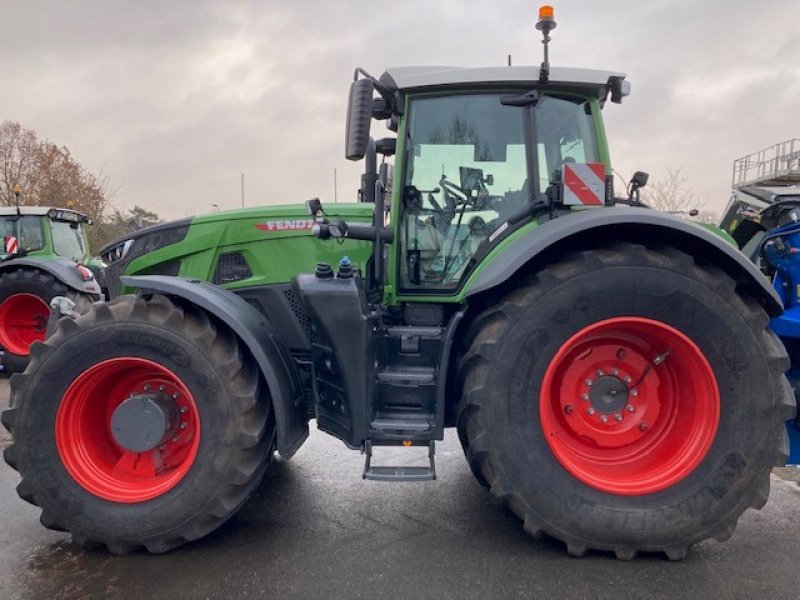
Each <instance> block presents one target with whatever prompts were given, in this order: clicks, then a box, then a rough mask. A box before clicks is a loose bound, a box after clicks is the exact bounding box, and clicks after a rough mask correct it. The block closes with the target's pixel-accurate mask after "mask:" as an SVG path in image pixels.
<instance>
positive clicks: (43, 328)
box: [0, 294, 50, 356]
mask: <svg viewBox="0 0 800 600" xmlns="http://www.w3.org/2000/svg"><path fill="white" fill-rule="evenodd" d="M49 318H50V307H49V306H48V305H47V303H46V302H45V301H44V300H42V299H41V298H39V296H35V295H34V294H14V295H13V296H9V297H8V298H6V299H5V300H4V301H3V303H2V304H0V344H2V345H3V348H5V349H6V350H8V351H9V352H11V353H12V354H17V355H19V356H27V355H28V354H29V353H30V346H31V344H32V343H33V342H36V341H43V340H44V336H45V333H46V332H47V320H48V319H49Z"/></svg>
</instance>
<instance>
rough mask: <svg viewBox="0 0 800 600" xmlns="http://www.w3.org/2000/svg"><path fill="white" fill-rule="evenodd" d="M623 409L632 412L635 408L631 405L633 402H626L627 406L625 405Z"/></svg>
mask: <svg viewBox="0 0 800 600" xmlns="http://www.w3.org/2000/svg"><path fill="white" fill-rule="evenodd" d="M625 410H627V411H628V412H633V411H634V410H636V409H635V408H634V407H633V404H628V406H626V407H625Z"/></svg>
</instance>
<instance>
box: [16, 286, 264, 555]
mask: <svg viewBox="0 0 800 600" xmlns="http://www.w3.org/2000/svg"><path fill="white" fill-rule="evenodd" d="M31 355H32V360H31V364H30V367H29V368H28V370H27V371H26V372H25V373H24V374H17V375H15V376H14V377H12V379H11V387H12V393H11V403H10V408H9V410H7V411H5V412H4V413H3V415H2V420H3V424H4V425H5V426H6V428H7V429H8V430H9V431H10V432H11V433H12V436H13V445H11V446H9V447H8V448H7V449H6V452H5V458H6V462H8V464H9V465H11V466H12V467H13V468H15V469H17V470H18V471H19V472H20V475H21V476H22V481H21V482H20V484H19V486H18V487H17V491H18V493H19V495H20V496H21V497H22V498H23V499H25V500H27V501H29V502H31V503H33V504H35V505H37V506H39V507H41V509H42V515H41V522H42V524H43V525H45V526H46V527H49V528H51V529H56V530H60V531H69V532H71V533H72V538H73V541H75V542H77V543H78V544H81V545H84V546H96V545H98V544H102V545H105V546H107V547H108V549H109V550H110V551H111V552H112V553H115V554H121V553H126V552H129V551H132V550H135V549H137V548H140V547H144V548H146V549H147V550H148V551H150V552H154V553H159V552H165V551H167V550H170V549H172V548H175V547H177V546H180V545H181V544H183V543H185V542H187V541H191V540H195V539H198V538H200V537H203V536H205V535H206V534H208V533H209V532H211V531H213V530H214V529H216V528H217V527H219V526H220V525H221V524H222V523H224V522H225V521H226V520H227V519H228V518H230V517H231V516H232V515H233V514H234V513H235V512H236V511H237V510H238V509H239V507H240V506H241V505H242V504H243V503H244V501H245V500H246V499H247V498H248V496H249V495H250V493H251V492H252V490H253V489H254V488H255V487H256V486H257V485H258V483H259V481H260V480H261V477H262V475H263V473H264V471H265V469H266V468H267V466H268V465H269V463H270V460H271V457H272V455H273V451H274V437H275V435H274V434H275V426H274V418H273V416H272V413H271V410H270V408H271V405H270V399H269V396H268V392H267V390H266V387H265V385H264V383H263V381H262V379H261V376H260V372H259V371H258V369H257V368H256V367H254V366H253V363H252V361H251V360H250V359H249V357H248V356H247V355H246V353H245V352H244V351H243V350H242V349H241V347H240V345H239V343H238V341H237V340H236V338H235V337H234V336H233V334H232V333H231V332H230V331H228V330H227V329H225V328H224V327H223V326H222V325H218V324H216V323H215V322H213V321H211V320H210V319H209V317H208V316H207V315H206V314H205V313H204V312H202V311H200V310H198V309H194V308H192V307H190V306H181V305H179V304H176V303H174V302H173V301H171V300H169V299H168V298H166V297H164V296H158V295H156V296H153V297H152V298H149V299H144V298H141V297H139V298H135V297H133V296H122V297H120V298H118V299H117V300H115V301H113V302H111V303H109V304H97V305H94V306H93V308H92V309H91V310H90V312H89V313H87V314H85V315H83V316H81V317H78V318H77V319H75V320H72V319H62V320H61V321H59V323H58V325H57V328H56V332H55V333H54V334H53V335H52V336H51V337H50V338H49V339H48V340H47V341H46V342H44V343H43V344H34V346H33V347H32V353H31ZM131 397H134V398H133V400H131ZM126 401H130V402H127V404H126ZM142 403H144V404H147V407H146V409H145V410H141V409H139V408H137V406H139V405H140V404H141V405H144V404H142ZM126 407H127V408H126ZM157 407H161V408H157ZM162 409H163V415H164V416H165V418H164V419H163V420H162V421H159V420H155V421H154V420H153V418H152V414H155V413H157V414H159V415H161V414H162V412H160V411H162ZM126 411H127V412H126ZM148 411H149V412H148ZM153 411H155V413H153ZM148 415H151V416H149V417H148ZM166 417H169V418H166ZM136 418H141V419H143V420H144V422H145V424H146V425H147V427H149V428H150V429H157V427H156V426H158V425H163V430H162V431H161V432H159V434H158V435H159V436H160V437H159V439H158V440H150V439H149V438H148V437H147V436H145V437H143V436H141V435H140V432H141V428H140V427H138V426H130V425H129V424H130V423H131V422H133V419H136ZM126 420H128V423H127V424H126ZM150 429H148V431H149V430H150ZM54 433H55V435H54ZM162 434H163V435H162ZM151 437H152V436H151ZM142 444H144V445H142Z"/></svg>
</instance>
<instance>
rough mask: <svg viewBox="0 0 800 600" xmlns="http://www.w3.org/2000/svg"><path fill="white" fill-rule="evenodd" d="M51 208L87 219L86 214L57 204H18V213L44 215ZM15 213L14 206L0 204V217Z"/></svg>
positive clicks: (15, 208)
mask: <svg viewBox="0 0 800 600" xmlns="http://www.w3.org/2000/svg"><path fill="white" fill-rule="evenodd" d="M51 210H52V211H58V212H62V213H71V214H74V215H78V216H79V217H82V219H88V217H87V216H86V215H84V214H83V213H79V212H78V211H77V210H72V209H71V208H59V207H57V206H20V207H19V214H21V215H22V216H35V217H46V216H47V215H48V214H49V213H50V211H51ZM16 214H17V207H16V206H0V217H10V216H14V215H16Z"/></svg>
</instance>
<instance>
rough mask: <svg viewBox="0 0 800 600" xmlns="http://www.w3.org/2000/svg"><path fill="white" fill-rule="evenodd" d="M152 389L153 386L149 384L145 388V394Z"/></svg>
mask: <svg viewBox="0 0 800 600" xmlns="http://www.w3.org/2000/svg"><path fill="white" fill-rule="evenodd" d="M152 389H153V386H151V385H150V384H149V383H148V384H147V385H146V386H144V391H145V392H149V391H150V390H152Z"/></svg>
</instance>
